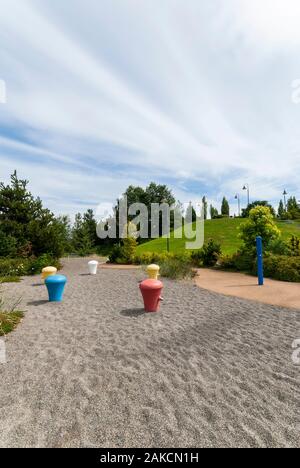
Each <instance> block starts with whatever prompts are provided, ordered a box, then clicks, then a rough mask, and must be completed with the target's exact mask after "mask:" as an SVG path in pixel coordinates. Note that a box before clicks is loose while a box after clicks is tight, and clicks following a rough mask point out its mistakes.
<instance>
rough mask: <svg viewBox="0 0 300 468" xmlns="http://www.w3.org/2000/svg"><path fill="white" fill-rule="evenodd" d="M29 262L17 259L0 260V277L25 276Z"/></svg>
mask: <svg viewBox="0 0 300 468" xmlns="http://www.w3.org/2000/svg"><path fill="white" fill-rule="evenodd" d="M29 264H30V262H29V260H27V259H23V258H19V259H14V258H12V259H9V258H5V259H0V276H5V277H7V276H25V275H27V274H28V271H29Z"/></svg>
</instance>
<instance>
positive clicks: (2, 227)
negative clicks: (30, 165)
mask: <svg viewBox="0 0 300 468" xmlns="http://www.w3.org/2000/svg"><path fill="white" fill-rule="evenodd" d="M27 186H28V181H27V180H21V179H19V178H18V176H17V173H16V171H15V172H14V173H13V174H12V176H11V181H10V184H9V185H5V184H4V183H3V182H1V183H0V231H1V232H2V236H3V234H4V235H5V236H7V238H8V245H6V248H7V249H8V250H7V252H6V255H5V256H13V255H15V251H14V249H15V248H16V249H17V251H19V250H20V251H22V250H23V249H24V246H28V245H29V244H30V246H31V252H30V254H33V255H35V256H39V255H41V254H43V253H51V255H53V256H54V257H56V258H59V257H60V256H61V255H62V253H63V239H62V235H63V232H62V229H61V220H60V219H58V218H55V216H54V214H53V213H51V212H50V211H49V210H48V209H46V208H44V207H43V205H42V202H41V200H40V199H39V198H34V197H33V195H32V194H31V193H30V192H29V191H28V189H27ZM13 239H14V240H13Z"/></svg>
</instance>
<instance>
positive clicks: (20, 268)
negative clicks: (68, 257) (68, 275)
mask: <svg viewBox="0 0 300 468" xmlns="http://www.w3.org/2000/svg"><path fill="white" fill-rule="evenodd" d="M46 266H54V267H56V268H57V269H60V268H61V264H60V263H59V261H58V260H55V259H53V258H52V257H51V256H49V255H47V254H44V255H41V256H40V257H38V258H31V259H26V258H12V259H9V258H5V259H0V276H1V277H15V276H18V277H19V276H26V275H35V274H37V273H41V271H42V269H43V268H44V267H46Z"/></svg>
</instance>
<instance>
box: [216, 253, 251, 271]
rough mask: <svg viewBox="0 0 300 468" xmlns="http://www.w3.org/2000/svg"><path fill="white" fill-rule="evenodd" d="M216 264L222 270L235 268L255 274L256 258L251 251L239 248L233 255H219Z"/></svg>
mask: <svg viewBox="0 0 300 468" xmlns="http://www.w3.org/2000/svg"><path fill="white" fill-rule="evenodd" d="M218 266H219V267H220V268H222V269H224V270H236V271H243V272H247V273H251V274H255V272H256V259H255V257H253V255H252V252H249V251H247V250H239V251H238V252H236V253H235V254H233V255H224V256H221V257H220V258H219V263H218Z"/></svg>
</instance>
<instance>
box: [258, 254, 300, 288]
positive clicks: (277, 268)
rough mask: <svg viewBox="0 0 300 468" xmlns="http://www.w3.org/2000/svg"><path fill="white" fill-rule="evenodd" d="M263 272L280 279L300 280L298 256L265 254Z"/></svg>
mask: <svg viewBox="0 0 300 468" xmlns="http://www.w3.org/2000/svg"><path fill="white" fill-rule="evenodd" d="M264 274H265V276H266V277H269V278H273V279H277V280H280V281H291V282H300V257H287V256H282V255H267V256H266V257H265V259H264Z"/></svg>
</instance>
